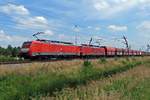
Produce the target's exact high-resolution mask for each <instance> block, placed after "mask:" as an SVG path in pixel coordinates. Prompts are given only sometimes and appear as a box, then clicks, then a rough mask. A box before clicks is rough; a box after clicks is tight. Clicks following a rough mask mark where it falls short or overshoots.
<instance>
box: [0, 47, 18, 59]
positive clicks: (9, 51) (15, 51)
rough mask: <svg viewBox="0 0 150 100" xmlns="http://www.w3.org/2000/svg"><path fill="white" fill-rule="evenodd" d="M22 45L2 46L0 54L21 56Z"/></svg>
mask: <svg viewBox="0 0 150 100" xmlns="http://www.w3.org/2000/svg"><path fill="white" fill-rule="evenodd" d="M19 50H20V47H12V46H11V45H8V46H7V48H3V47H1V46H0V56H10V57H17V56H19Z"/></svg>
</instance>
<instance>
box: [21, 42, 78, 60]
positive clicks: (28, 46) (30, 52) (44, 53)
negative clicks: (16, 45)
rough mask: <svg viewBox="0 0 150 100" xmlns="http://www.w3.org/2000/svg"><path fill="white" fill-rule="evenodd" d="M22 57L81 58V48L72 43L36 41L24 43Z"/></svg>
mask: <svg viewBox="0 0 150 100" xmlns="http://www.w3.org/2000/svg"><path fill="white" fill-rule="evenodd" d="M20 55H21V56H22V57H25V58H38V57H39V58H50V57H51V58H52V57H74V56H80V46H75V45H73V44H72V43H70V42H60V41H50V40H36V41H30V42H24V43H23V46H22V48H21V51H20Z"/></svg>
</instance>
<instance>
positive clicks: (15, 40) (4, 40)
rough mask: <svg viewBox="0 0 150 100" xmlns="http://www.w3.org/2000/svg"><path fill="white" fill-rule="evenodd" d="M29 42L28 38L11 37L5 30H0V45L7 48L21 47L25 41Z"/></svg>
mask: <svg viewBox="0 0 150 100" xmlns="http://www.w3.org/2000/svg"><path fill="white" fill-rule="evenodd" d="M27 40H29V38H28V37H23V36H18V35H9V34H7V33H5V32H4V31H3V30H0V45H2V46H7V45H9V44H11V45H15V46H16V45H17V46H18V45H19V46H21V43H23V42H24V41H27Z"/></svg>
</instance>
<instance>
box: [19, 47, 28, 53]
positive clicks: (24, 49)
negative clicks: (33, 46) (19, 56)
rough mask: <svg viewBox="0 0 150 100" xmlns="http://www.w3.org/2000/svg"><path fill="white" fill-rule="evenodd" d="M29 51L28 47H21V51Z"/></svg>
mask: <svg viewBox="0 0 150 100" xmlns="http://www.w3.org/2000/svg"><path fill="white" fill-rule="evenodd" d="M28 51H29V48H21V52H22V53H27V52H28Z"/></svg>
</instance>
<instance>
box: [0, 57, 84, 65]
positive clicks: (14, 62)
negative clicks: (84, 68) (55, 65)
mask: <svg viewBox="0 0 150 100" xmlns="http://www.w3.org/2000/svg"><path fill="white" fill-rule="evenodd" d="M78 59H79V58H78ZM66 60H67V61H71V60H74V59H50V60H23V61H3V62H0V65H9V64H25V63H34V62H39V63H40V62H41V63H43V62H56V61H66ZM80 60H81V59H80Z"/></svg>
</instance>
